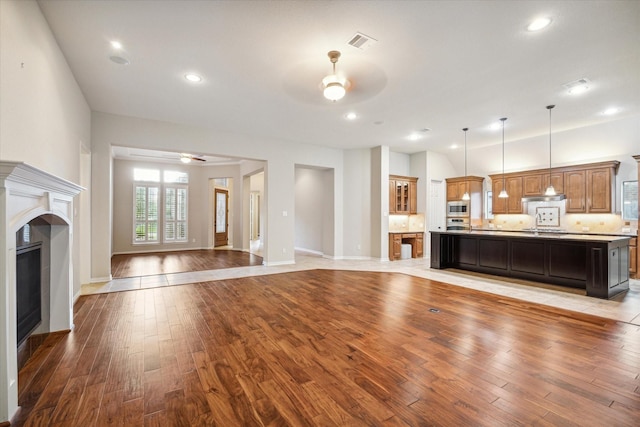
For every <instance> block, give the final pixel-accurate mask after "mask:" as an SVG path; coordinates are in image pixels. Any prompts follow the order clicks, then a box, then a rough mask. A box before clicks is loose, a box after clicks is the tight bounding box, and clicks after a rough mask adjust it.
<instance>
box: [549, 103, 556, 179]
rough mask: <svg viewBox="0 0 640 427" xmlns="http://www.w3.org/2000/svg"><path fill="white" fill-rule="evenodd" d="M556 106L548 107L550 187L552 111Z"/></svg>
mask: <svg viewBox="0 0 640 427" xmlns="http://www.w3.org/2000/svg"><path fill="white" fill-rule="evenodd" d="M553 107H555V105H547V110H549V185H551V110H552V109H553Z"/></svg>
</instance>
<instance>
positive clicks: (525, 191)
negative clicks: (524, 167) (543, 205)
mask: <svg viewBox="0 0 640 427" xmlns="http://www.w3.org/2000/svg"><path fill="white" fill-rule="evenodd" d="M551 183H552V184H553V188H554V190H556V193H558V194H559V193H562V192H564V173H562V172H552V173H551ZM548 186H549V172H548V171H547V173H541V174H532V175H523V176H522V196H523V197H531V196H543V195H544V193H545V191H547V187H548Z"/></svg>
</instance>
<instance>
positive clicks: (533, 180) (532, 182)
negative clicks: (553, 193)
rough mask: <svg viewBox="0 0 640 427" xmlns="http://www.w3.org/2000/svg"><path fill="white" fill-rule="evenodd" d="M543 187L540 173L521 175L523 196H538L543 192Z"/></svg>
mask: <svg viewBox="0 0 640 427" xmlns="http://www.w3.org/2000/svg"><path fill="white" fill-rule="evenodd" d="M545 189H546V187H544V183H543V177H542V175H524V176H523V177H522V195H523V196H525V197H526V196H538V195H540V194H543V193H544V191H545Z"/></svg>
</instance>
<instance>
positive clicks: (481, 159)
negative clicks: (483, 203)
mask: <svg viewBox="0 0 640 427" xmlns="http://www.w3.org/2000/svg"><path fill="white" fill-rule="evenodd" d="M470 132H471V131H470ZM551 148H552V151H551V154H552V156H551V162H552V166H553V167H559V166H567V165H577V164H584V163H595V162H600V161H606V160H618V161H620V162H621V165H620V169H619V171H618V179H617V191H616V194H619V193H620V182H622V181H623V180H634V179H637V175H636V177H635V178H633V176H634V174H637V172H636V171H637V162H635V160H634V159H633V158H632V157H631V156H633V155H638V154H640V117H638V116H632V117H625V118H621V119H619V120H613V121H609V122H606V123H599V124H596V125H593V126H586V127H582V128H576V129H567V130H559V131H553V132H552V146H551ZM447 157H448V159H449V161H450V162H451V164H452V165H453V167H454V170H453V171H451V175H448V176H447V177H452V176H462V175H463V174H464V153H463V152H462V151H460V150H456V151H454V152H451V153H450V154H448V156H447ZM504 163H505V171H506V172H516V171H524V170H531V169H544V168H548V167H549V135H548V134H544V135H538V136H534V137H531V138H526V139H522V140H519V141H513V142H509V140H508V138H507V142H506V144H505V162H504ZM467 171H468V174H469V175H477V176H484V177H485V178H488V175H490V174H495V173H501V172H502V144H501V142H500V139H499V137H496V144H495V145H491V146H485V147H480V148H473V146H472V145H469V146H468V150H467ZM618 199H619V197H618ZM616 209H617V210H619V206H618V207H617V208H616Z"/></svg>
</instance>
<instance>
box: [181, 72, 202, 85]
mask: <svg viewBox="0 0 640 427" xmlns="http://www.w3.org/2000/svg"><path fill="white" fill-rule="evenodd" d="M184 78H185V79H187V80H189V81H190V82H192V83H200V82H201V81H202V77H200V76H199V75H197V74H193V73H188V74H185V75H184Z"/></svg>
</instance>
